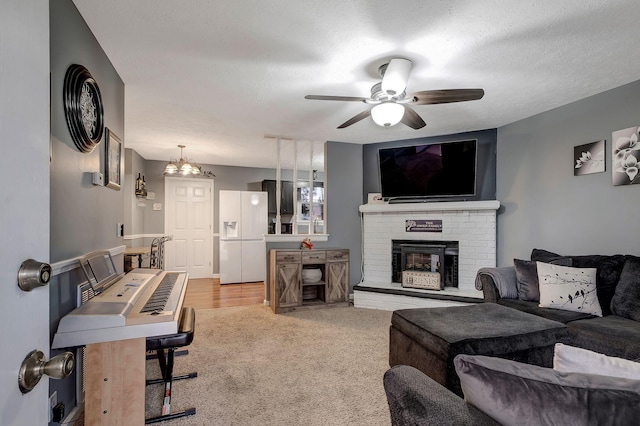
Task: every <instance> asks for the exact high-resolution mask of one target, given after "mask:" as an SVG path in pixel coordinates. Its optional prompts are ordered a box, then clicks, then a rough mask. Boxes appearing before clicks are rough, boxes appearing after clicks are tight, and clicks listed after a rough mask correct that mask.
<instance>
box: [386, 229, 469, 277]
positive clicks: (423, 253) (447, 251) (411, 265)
mask: <svg viewBox="0 0 640 426" xmlns="http://www.w3.org/2000/svg"><path fill="white" fill-rule="evenodd" d="M391 259H392V265H391V266H392V269H391V280H392V281H393V282H396V283H401V282H402V271H429V272H438V273H439V274H440V279H441V281H442V283H443V284H444V286H445V287H458V242H457V241H414V240H393V241H392V256H391Z"/></svg>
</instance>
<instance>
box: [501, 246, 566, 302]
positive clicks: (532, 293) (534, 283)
mask: <svg viewBox="0 0 640 426" xmlns="http://www.w3.org/2000/svg"><path fill="white" fill-rule="evenodd" d="M549 263H552V264H554V265H561V266H571V258H570V257H557V258H554V259H550V262H549ZM513 266H514V267H515V269H516V279H517V281H518V282H517V289H518V299H520V300H527V301H532V302H539V301H540V286H539V283H538V268H537V266H536V262H535V261H531V260H522V259H513Z"/></svg>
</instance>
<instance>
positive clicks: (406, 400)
mask: <svg viewBox="0 0 640 426" xmlns="http://www.w3.org/2000/svg"><path fill="white" fill-rule="evenodd" d="M384 389H385V392H386V393H387V401H388V403H389V411H390V412H391V424H392V425H393V426H409V425H439V426H454V425H455V426H459V425H463V426H464V425H481V426H482V425H491V426H494V425H498V423H496V422H495V421H494V420H493V419H492V418H490V417H489V416H487V415H486V414H484V413H483V412H481V411H480V410H478V409H477V408H475V407H474V406H472V405H469V404H467V403H466V402H465V401H464V400H463V399H462V398H460V397H458V396H457V395H456V394H454V393H453V392H451V391H449V390H448V389H447V388H445V387H444V386H442V385H441V384H439V383H437V382H436V381H434V380H432V379H431V378H429V377H428V376H427V375H425V374H424V373H422V372H421V371H420V370H418V369H416V368H413V367H410V366H408V365H397V366H395V367H391V368H390V369H389V370H387V371H386V372H385V374H384Z"/></svg>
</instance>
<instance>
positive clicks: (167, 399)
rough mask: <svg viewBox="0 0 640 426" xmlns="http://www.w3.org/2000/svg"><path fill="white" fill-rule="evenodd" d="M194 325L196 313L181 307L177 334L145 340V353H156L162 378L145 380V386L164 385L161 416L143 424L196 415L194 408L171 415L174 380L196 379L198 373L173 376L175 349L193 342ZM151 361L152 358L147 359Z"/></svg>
mask: <svg viewBox="0 0 640 426" xmlns="http://www.w3.org/2000/svg"><path fill="white" fill-rule="evenodd" d="M195 323H196V312H195V311H194V309H193V308H192V307H187V306H185V307H183V308H182V311H181V312H180V320H179V322H178V332H177V333H176V334H169V335H165V336H155V337H148V338H147V351H156V354H157V357H158V363H159V365H160V371H161V372H162V378H160V379H152V380H147V385H151V384H155V383H164V395H163V403H162V415H160V416H157V417H151V418H148V419H146V420H145V424H150V423H157V422H161V421H164V420H170V419H176V418H179V417H186V416H192V415H194V414H196V409H195V408H189V409H187V410H185V411H180V412H177V413H173V414H172V413H171V384H172V382H173V381H174V380H182V379H192V378H194V377H198V373H195V372H194V373H189V374H185V375H181V376H175V377H174V376H173V359H174V356H175V355H176V354H175V350H176V348H180V347H184V346H188V345H190V344H191V342H192V341H193V333H194V329H195ZM147 359H152V357H149V356H148V357H147Z"/></svg>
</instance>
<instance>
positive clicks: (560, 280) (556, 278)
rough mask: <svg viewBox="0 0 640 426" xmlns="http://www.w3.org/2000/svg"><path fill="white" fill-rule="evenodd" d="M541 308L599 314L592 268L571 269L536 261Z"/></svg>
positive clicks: (595, 273) (594, 272) (594, 275)
mask: <svg viewBox="0 0 640 426" xmlns="http://www.w3.org/2000/svg"><path fill="white" fill-rule="evenodd" d="M536 266H537V268H538V284H539V286H540V304H539V305H538V306H540V307H541V308H554V309H562V310H565V311H573V312H583V313H586V314H591V315H595V316H599V317H601V316H602V308H601V307H600V302H599V301H598V294H597V289H596V275H597V270H596V268H571V267H568V266H560V265H552V264H550V263H542V262H537V263H536Z"/></svg>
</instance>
